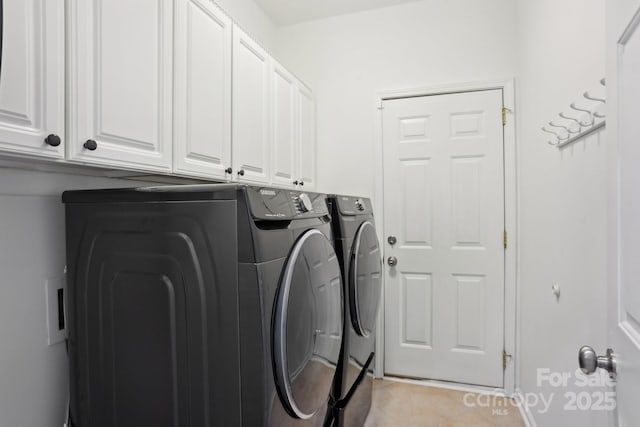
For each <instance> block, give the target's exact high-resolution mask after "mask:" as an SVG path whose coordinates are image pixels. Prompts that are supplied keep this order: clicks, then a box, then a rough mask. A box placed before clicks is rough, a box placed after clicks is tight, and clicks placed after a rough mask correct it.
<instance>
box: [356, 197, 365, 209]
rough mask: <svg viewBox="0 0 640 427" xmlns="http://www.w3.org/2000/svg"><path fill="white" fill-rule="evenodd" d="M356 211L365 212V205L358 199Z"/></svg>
mask: <svg viewBox="0 0 640 427" xmlns="http://www.w3.org/2000/svg"><path fill="white" fill-rule="evenodd" d="M356 209H357V210H359V211H363V210H364V203H362V200H360V199H356Z"/></svg>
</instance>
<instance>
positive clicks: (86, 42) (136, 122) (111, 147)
mask: <svg viewBox="0 0 640 427" xmlns="http://www.w3.org/2000/svg"><path fill="white" fill-rule="evenodd" d="M47 1H50V0H47ZM67 6H68V8H69V14H68V16H69V19H70V22H69V23H68V32H69V45H68V46H69V52H68V53H69V67H68V70H67V72H68V73H69V75H68V82H69V85H70V88H69V97H68V102H69V104H68V113H69V116H70V117H69V118H68V123H69V126H68V128H67V130H68V133H69V135H68V139H69V141H68V143H67V158H68V159H69V160H72V161H75V162H82V163H89V164H96V165H103V166H109V167H123V168H127V169H137V170H146V171H158V172H170V171H171V152H172V119H173V118H172V109H173V102H172V90H173V84H172V82H173V2H172V1H167V0H136V1H130V0H91V1H84V0H83V1H69V2H67Z"/></svg>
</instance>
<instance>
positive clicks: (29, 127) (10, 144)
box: [0, 0, 65, 159]
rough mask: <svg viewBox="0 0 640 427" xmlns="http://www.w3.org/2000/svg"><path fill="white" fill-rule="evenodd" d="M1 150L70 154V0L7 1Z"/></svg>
mask: <svg viewBox="0 0 640 427" xmlns="http://www.w3.org/2000/svg"><path fill="white" fill-rule="evenodd" d="M3 30H4V37H3V52H2V70H1V75H0V150H2V151H4V152H7V153H14V154H22V155H27V156H29V157H36V156H41V157H49V158H60V159H61V158H64V145H65V127H64V126H65V121H64V120H65V119H64V98H65V96H64V61H65V54H64V0H4V28H3Z"/></svg>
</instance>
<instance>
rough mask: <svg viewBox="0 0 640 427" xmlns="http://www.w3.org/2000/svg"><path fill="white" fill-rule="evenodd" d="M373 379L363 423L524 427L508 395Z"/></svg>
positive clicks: (383, 426) (408, 426) (401, 426)
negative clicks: (468, 394)
mask: <svg viewBox="0 0 640 427" xmlns="http://www.w3.org/2000/svg"><path fill="white" fill-rule="evenodd" d="M466 394H467V393H466V392H463V391H455V390H448V389H443V388H436V387H425V386H422V385H413V384H406V383H400V382H395V381H389V380H375V381H374V385H373V402H372V405H371V412H370V413H369V417H368V418H367V421H366V423H365V427H524V426H525V424H524V422H523V421H522V418H521V416H520V413H519V411H518V408H517V407H516V406H514V405H513V404H512V401H511V400H510V399H506V398H499V397H498V398H494V397H493V396H486V395H478V394H472V395H470V396H467V398H466V402H467V403H469V404H471V403H474V404H475V407H470V405H465V395H466Z"/></svg>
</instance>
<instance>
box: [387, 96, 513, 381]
mask: <svg viewBox="0 0 640 427" xmlns="http://www.w3.org/2000/svg"><path fill="white" fill-rule="evenodd" d="M383 108H384V109H383V144H384V233H385V236H384V238H383V239H384V245H385V255H386V259H385V263H387V259H388V257H395V258H396V259H397V265H396V266H393V267H392V266H389V265H388V264H386V266H385V271H386V273H385V274H386V282H385V283H386V284H385V289H386V291H385V292H386V296H385V304H386V305H385V361H384V363H385V373H386V374H388V375H398V376H406V377H414V378H429V379H438V380H445V381H455V382H461V383H468V384H479V385H485V386H492V387H501V386H502V385H503V368H502V352H503V335H504V244H503V233H504V178H503V176H504V175H503V173H504V172H503V171H504V167H503V126H502V120H501V111H502V91H501V90H488V91H478V92H467V93H456V94H446V95H434V96H425V97H417V98H405V99H397V100H389V101H384V103H383ZM390 235H393V236H395V237H396V240H397V242H396V243H395V244H394V245H390V244H389V243H388V242H387V237H388V236H390Z"/></svg>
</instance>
